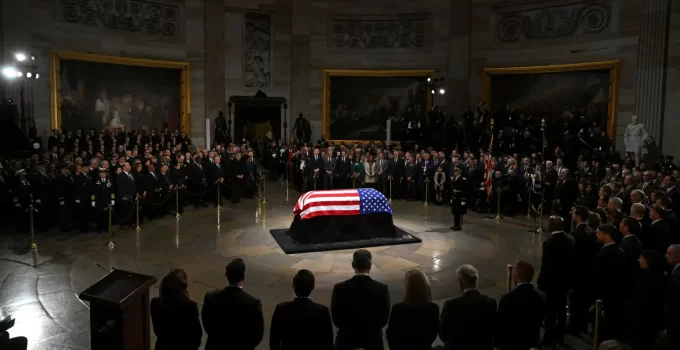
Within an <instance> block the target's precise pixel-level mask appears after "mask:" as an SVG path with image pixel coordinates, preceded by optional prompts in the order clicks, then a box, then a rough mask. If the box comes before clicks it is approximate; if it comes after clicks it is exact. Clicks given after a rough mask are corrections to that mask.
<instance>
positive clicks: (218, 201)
mask: <svg viewBox="0 0 680 350" xmlns="http://www.w3.org/2000/svg"><path fill="white" fill-rule="evenodd" d="M220 185H221V183H220V182H218V183H217V202H215V205H216V206H217V209H218V210H219V209H220V208H222V206H221V205H220V202H221V200H220V199H222V198H221V197H220Z"/></svg>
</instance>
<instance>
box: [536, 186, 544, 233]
mask: <svg viewBox="0 0 680 350" xmlns="http://www.w3.org/2000/svg"><path fill="white" fill-rule="evenodd" d="M543 201H544V199H543V194H541V205H540V206H539V208H541V215H539V220H538V229H537V230H536V233H538V234H541V233H543Z"/></svg>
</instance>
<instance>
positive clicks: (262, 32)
mask: <svg viewBox="0 0 680 350" xmlns="http://www.w3.org/2000/svg"><path fill="white" fill-rule="evenodd" d="M244 16H245V28H244V30H243V36H244V37H243V45H244V47H243V54H244V56H243V57H244V81H245V86H246V87H252V88H268V87H271V50H272V49H271V45H272V20H271V16H270V15H268V14H261V13H251V12H246V13H245V14H244Z"/></svg>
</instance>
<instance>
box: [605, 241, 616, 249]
mask: <svg viewBox="0 0 680 350" xmlns="http://www.w3.org/2000/svg"><path fill="white" fill-rule="evenodd" d="M612 244H616V242H607V243H605V244H603V245H602V248H604V247H607V246H610V245H612Z"/></svg>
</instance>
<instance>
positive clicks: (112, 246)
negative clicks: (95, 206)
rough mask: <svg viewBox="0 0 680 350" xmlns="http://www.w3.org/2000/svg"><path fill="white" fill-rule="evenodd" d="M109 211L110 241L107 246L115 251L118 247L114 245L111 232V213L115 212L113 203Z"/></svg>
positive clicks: (108, 208)
mask: <svg viewBox="0 0 680 350" xmlns="http://www.w3.org/2000/svg"><path fill="white" fill-rule="evenodd" d="M107 210H108V211H109V241H108V242H106V245H107V246H108V247H109V249H113V248H114V247H115V246H116V245H115V244H114V243H113V231H112V230H111V212H112V211H113V207H112V206H111V203H109V205H108V207H107Z"/></svg>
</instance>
